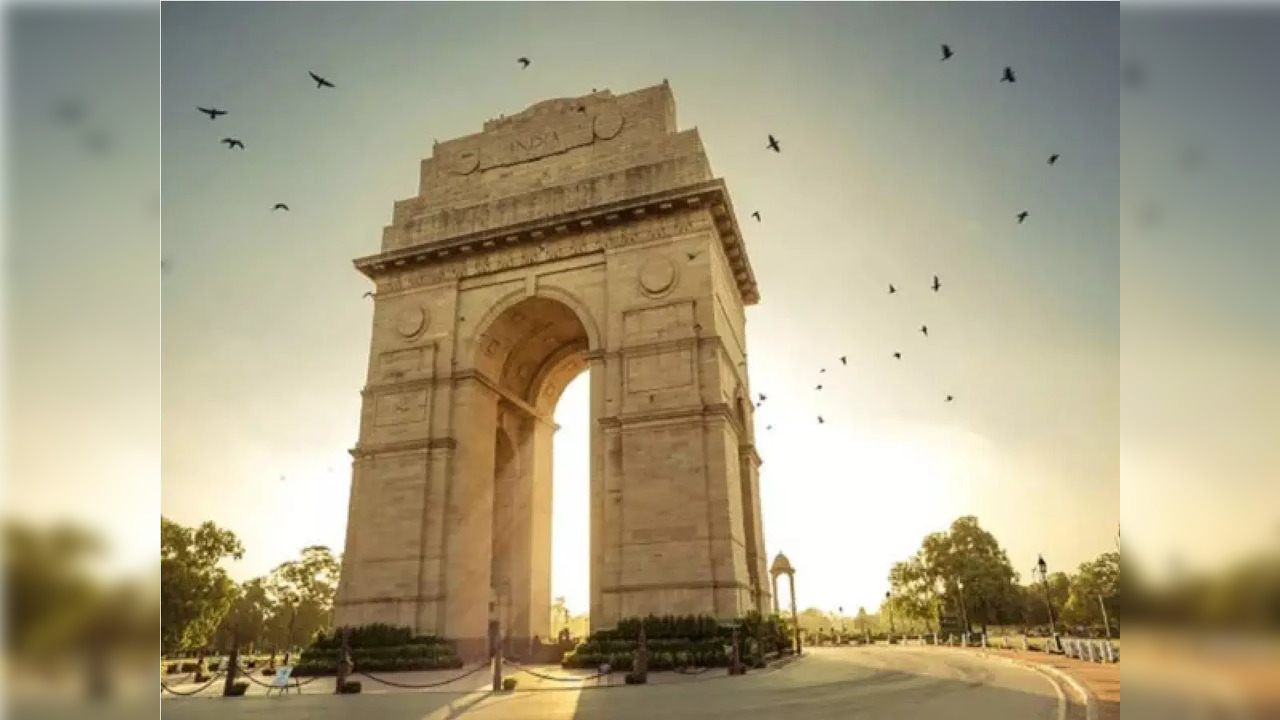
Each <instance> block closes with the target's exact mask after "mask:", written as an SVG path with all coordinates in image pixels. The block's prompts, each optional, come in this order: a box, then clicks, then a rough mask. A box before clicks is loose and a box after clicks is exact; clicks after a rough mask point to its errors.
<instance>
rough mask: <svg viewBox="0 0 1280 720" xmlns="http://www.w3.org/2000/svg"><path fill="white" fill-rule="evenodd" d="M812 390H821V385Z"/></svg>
mask: <svg viewBox="0 0 1280 720" xmlns="http://www.w3.org/2000/svg"><path fill="white" fill-rule="evenodd" d="M814 389H815V390H821V389H822V386H821V385H819V386H818V387H816V388H814Z"/></svg>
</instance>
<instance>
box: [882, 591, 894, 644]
mask: <svg viewBox="0 0 1280 720" xmlns="http://www.w3.org/2000/svg"><path fill="white" fill-rule="evenodd" d="M892 597H893V591H892V590H886V591H885V593H884V607H885V610H888V611H889V644H890V645H892V644H893V600H892Z"/></svg>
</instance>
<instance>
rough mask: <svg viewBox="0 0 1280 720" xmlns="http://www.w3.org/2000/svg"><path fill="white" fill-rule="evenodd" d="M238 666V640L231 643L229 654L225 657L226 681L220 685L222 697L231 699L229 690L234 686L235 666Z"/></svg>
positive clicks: (234, 639) (235, 639)
mask: <svg viewBox="0 0 1280 720" xmlns="http://www.w3.org/2000/svg"><path fill="white" fill-rule="evenodd" d="M239 664H240V640H239V639H238V638H233V639H232V641H231V654H230V655H228V656H227V680H226V682H224V683H223V684H222V697H231V688H232V687H233V686H234V685H235V684H236V666H238V665H239Z"/></svg>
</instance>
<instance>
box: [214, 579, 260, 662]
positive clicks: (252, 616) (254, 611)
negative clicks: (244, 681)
mask: <svg viewBox="0 0 1280 720" xmlns="http://www.w3.org/2000/svg"><path fill="white" fill-rule="evenodd" d="M272 610H273V608H272V604H271V598H270V597H268V596H267V587H266V578H260V577H259V578H254V579H252V580H249V581H247V582H245V583H244V584H242V585H240V586H238V587H236V588H235V592H234V598H233V600H232V602H231V609H230V610H229V611H228V612H227V614H226V617H224V618H223V619H222V624H221V625H219V626H218V633H217V640H218V644H219V645H220V646H222V647H231V646H233V645H237V644H241V645H247V646H249V648H250V649H252V648H254V647H257V646H260V645H262V644H265V639H266V629H267V619H268V618H269V617H270V616H271V613H272Z"/></svg>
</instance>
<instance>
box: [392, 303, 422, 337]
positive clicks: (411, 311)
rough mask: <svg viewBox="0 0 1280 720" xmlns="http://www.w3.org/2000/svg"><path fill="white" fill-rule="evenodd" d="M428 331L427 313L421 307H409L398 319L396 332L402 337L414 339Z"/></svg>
mask: <svg viewBox="0 0 1280 720" xmlns="http://www.w3.org/2000/svg"><path fill="white" fill-rule="evenodd" d="M426 329H427V311H426V310H424V309H422V308H421V307H418V306H414V307H408V308H405V309H404V310H401V311H400V315H399V316H397V317H396V332H399V333H400V335H401V336H402V337H406V338H413V337H416V336H418V335H420V334H422V331H423V330H426Z"/></svg>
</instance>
